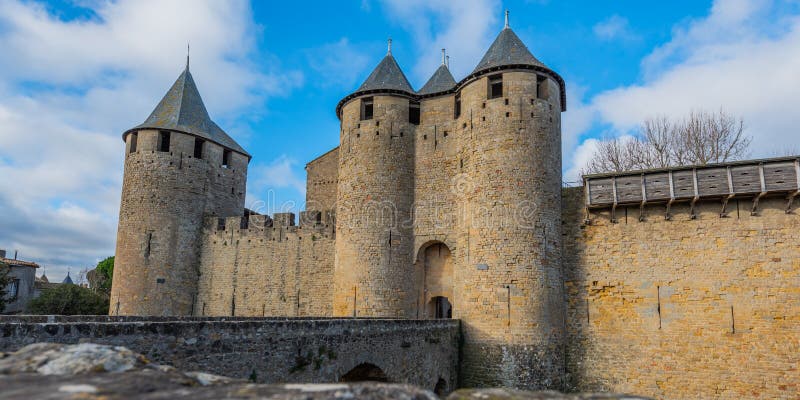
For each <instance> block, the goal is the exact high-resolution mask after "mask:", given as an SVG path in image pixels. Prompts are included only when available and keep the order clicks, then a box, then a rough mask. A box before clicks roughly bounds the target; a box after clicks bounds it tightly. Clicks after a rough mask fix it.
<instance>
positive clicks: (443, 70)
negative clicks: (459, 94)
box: [417, 49, 456, 95]
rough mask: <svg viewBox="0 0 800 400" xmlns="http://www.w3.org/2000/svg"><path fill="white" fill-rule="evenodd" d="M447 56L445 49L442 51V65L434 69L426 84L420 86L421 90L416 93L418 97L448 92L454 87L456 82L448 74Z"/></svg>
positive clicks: (451, 75)
mask: <svg viewBox="0 0 800 400" xmlns="http://www.w3.org/2000/svg"><path fill="white" fill-rule="evenodd" d="M449 58H450V57H449V56H447V53H446V51H445V49H442V65H440V66H439V68H437V69H436V72H434V73H433V76H431V78H430V79H428V82H426V83H425V85H423V86H422V89H420V90H419V92H417V94H420V95H426V94H432V93H439V92H444V91H447V90H450V89H452V88H453V86H455V85H456V80H455V79H453V74H451V73H450V69H449V68H448V65H447V64H448V60H449Z"/></svg>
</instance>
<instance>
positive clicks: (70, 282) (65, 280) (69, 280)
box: [61, 272, 74, 284]
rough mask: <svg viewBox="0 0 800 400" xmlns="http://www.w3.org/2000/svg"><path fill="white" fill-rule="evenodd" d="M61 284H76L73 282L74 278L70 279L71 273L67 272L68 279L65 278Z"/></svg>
mask: <svg viewBox="0 0 800 400" xmlns="http://www.w3.org/2000/svg"><path fill="white" fill-rule="evenodd" d="M61 283H69V284H74V283H73V282H72V278H70V277H69V272H67V277H66V278H64V280H63V281H62V282H61Z"/></svg>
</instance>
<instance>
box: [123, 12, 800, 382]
mask: <svg viewBox="0 0 800 400" xmlns="http://www.w3.org/2000/svg"><path fill="white" fill-rule="evenodd" d="M564 111H566V95H565V83H564V80H563V79H562V78H561V77H560V76H559V75H558V74H557V73H556V72H555V71H553V70H552V69H550V68H548V67H547V66H546V65H545V64H543V63H542V62H541V61H539V60H538V59H537V58H535V57H534V56H533V55H532V54H531V52H530V51H529V50H528V48H527V47H526V46H525V45H524V44H523V43H522V41H521V40H520V39H519V37H518V36H517V35H516V34H515V33H514V32H513V31H512V30H511V29H510V28H509V26H508V21H507V18H506V26H505V28H504V29H503V30H502V31H501V32H500V34H499V35H498V36H497V38H496V39H495V41H494V42H493V43H492V45H491V47H490V48H489V49H488V50H487V52H486V53H485V55H484V56H483V58H482V59H481V60H480V62H479V63H478V65H477V66H476V67H475V69H474V70H473V72H472V73H470V74H469V75H468V76H466V77H465V78H463V79H461V80H460V81H458V82H456V80H455V79H454V78H453V76H452V74H451V73H450V71H449V69H448V65H447V62H446V61H445V60H444V57H443V62H442V65H440V66H439V68H438V69H437V70H436V71H435V72H434V74H433V75H432V77H431V78H430V80H428V82H427V83H426V84H425V85H424V86H423V87H422V88H421V89H420V90H414V89H413V88H412V87H411V85H410V84H409V82H408V80H407V79H406V77H405V75H404V74H403V72H402V70H401V69H400V67H399V66H398V63H397V61H396V60H395V58H394V57H393V56H392V54H391V42H390V46H389V51H388V53H387V54H386V56H385V57H384V58H383V60H381V61H380V63H379V64H378V65H377V67H376V68H375V69H374V70H373V71H372V73H371V74H370V75H369V77H368V78H367V79H366V80H365V81H364V83H363V84H362V85H361V86H360V87H359V88H358V89H357V90H356V91H355V92H353V93H352V94H350V95H348V96H347V97H345V98H344V99H342V100H341V101H340V102H339V104H338V105H337V106H336V113H337V115H338V117H339V119H340V121H341V129H340V131H339V146H338V147H336V148H334V149H332V150H330V151H329V152H327V153H325V154H323V155H322V156H320V157H318V158H317V159H315V160H313V161H311V162H310V163H308V165H307V166H306V171H307V187H308V189H307V198H306V208H307V209H306V211H304V212H301V213H300V216H299V220H300V221H299V225H296V224H295V216H294V214H291V213H279V214H275V215H274V216H273V217H269V216H266V215H259V214H257V213H254V212H252V211H249V210H247V209H245V208H244V196H245V183H246V176H247V167H248V163H249V161H250V158H251V156H250V154H248V153H247V152H246V151H245V150H244V149H243V148H242V147H241V146H239V145H238V144H237V143H236V142H235V141H234V140H233V139H232V138H231V137H230V136H228V135H227V134H226V133H225V132H224V131H223V130H222V129H221V128H220V127H219V126H217V125H216V124H215V123H214V122H213V121H212V120H211V119H210V117H209V115H208V112H207V111H206V109H205V106H204V105H203V101H202V99H201V98H200V94H199V92H198V89H197V86H196V85H195V82H194V80H193V78H192V75H191V73H190V72H189V66H188V61H187V66H186V69H185V71H183V73H182V74H181V75H180V76H179V78H178V79H177V81H176V82H175V83H174V84H173V86H172V87H171V88H170V89H169V91H168V92H167V94H166V95H165V96H164V98H163V99H162V100H161V102H160V103H159V104H158V105H157V107H156V108H155V110H154V111H153V112H152V114H151V115H150V116H149V117H148V118H147V120H146V121H145V122H144V123H142V124H140V125H138V126H136V127H134V128H131V129H129V130H128V131H126V132H125V133H124V134H123V139H124V141H125V143H126V157H125V174H124V183H123V190H122V201H121V207H120V218H119V231H118V237H117V249H116V266H115V273H114V281H113V286H112V291H111V308H110V311H109V313H110V314H112V315H144V316H148V315H152V316H161V315H167V316H181V315H195V316H290V317H304V316H322V317H325V316H331V317H382V318H399V319H427V318H455V319H459V320H461V324H462V325H461V326H462V334H463V338H464V343H463V346H462V351H461V360H460V365H461V366H460V369H461V371H460V375H459V384H460V385H461V386H489V385H504V386H515V387H526V388H556V389H563V388H566V389H580V390H612V391H618V392H623V391H628V392H636V393H639V394H645V395H648V394H649V395H655V396H665V397H677V398H683V397H698V398H700V397H737V396H739V395H742V396H744V397H760V396H763V397H765V398H768V397H780V396H781V395H786V394H788V393H792V391H797V390H799V389H800V386H798V385H800V379H798V372H797V369H796V368H797V364H798V362H799V361H800V359H799V356H798V354H800V351H798V350H800V344H799V343H798V342H797V337H798V335H800V328H799V327H798V325H800V307H798V304H800V301H799V300H800V290H798V287H799V286H800V257H799V256H800V249H798V246H797V244H798V234H797V232H798V230H797V228H798V227H800V223H799V222H798V219H797V216H796V215H794V214H793V213H792V212H791V211H792V207H793V206H792V204H793V202H792V201H789V203H788V205H787V204H786V200H785V199H784V195H789V196H790V198H791V199H792V200H793V199H794V196H795V195H796V194H797V193H798V192H799V191H800V180H799V179H800V171H799V170H800V168H798V161H797V160H796V159H794V158H791V159H777V160H756V161H752V162H745V163H733V164H725V165H716V166H708V167H689V168H688V169H687V168H684V169H675V170H672V169H665V170H658V171H647V172H631V173H625V174H611V175H598V176H589V177H586V178H585V182H584V187H583V188H570V189H562V179H561V178H562V177H561V169H562V168H561V113H562V112H564ZM778 195H780V196H781V197H777V196H778ZM720 202H722V203H720ZM749 202H752V207H749V206H747V210H748V212H743V211H742V210H743V209H744V207H745V206H743V205H742V204H744V203H747V204H750V203H749ZM720 204H723V205H722V212H719V208H720ZM734 209H735V215H734V211H732V210H734ZM767 337H768V338H769V340H765V339H766V338H767ZM734 377H736V378H734ZM732 380H735V381H736V382H732Z"/></svg>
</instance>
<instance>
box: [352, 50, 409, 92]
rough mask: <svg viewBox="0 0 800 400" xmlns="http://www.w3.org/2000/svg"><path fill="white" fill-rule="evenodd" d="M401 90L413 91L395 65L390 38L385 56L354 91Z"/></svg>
mask: <svg viewBox="0 0 800 400" xmlns="http://www.w3.org/2000/svg"><path fill="white" fill-rule="evenodd" d="M381 89H389V90H401V91H404V92H409V93H414V89H412V88H411V84H410V83H408V79H407V78H406V75H405V74H404V73H403V70H402V69H400V66H399V65H397V60H395V59H394V56H393V55H392V39H389V52H388V53H387V54H386V57H384V58H383V60H381V62H380V63H379V64H378V66H377V67H375V69H374V70H373V71H372V73H371V74H369V77H367V80H365V81H364V83H362V84H361V86H359V87H358V90H356V92H362V91H366V90H381Z"/></svg>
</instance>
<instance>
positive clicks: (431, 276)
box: [415, 242, 453, 318]
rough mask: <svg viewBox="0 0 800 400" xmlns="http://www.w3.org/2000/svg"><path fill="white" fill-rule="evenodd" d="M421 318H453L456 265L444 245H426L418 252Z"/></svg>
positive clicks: (418, 304)
mask: <svg viewBox="0 0 800 400" xmlns="http://www.w3.org/2000/svg"><path fill="white" fill-rule="evenodd" d="M417 254H418V255H417V260H416V263H415V265H416V271H417V282H418V285H417V287H418V288H419V299H418V302H417V317H418V318H452V317H453V262H452V254H451V252H450V248H449V247H447V245H446V244H444V243H442V242H431V243H426V244H425V245H423V246H422V247H421V248H420V249H419V251H418V252H417Z"/></svg>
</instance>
